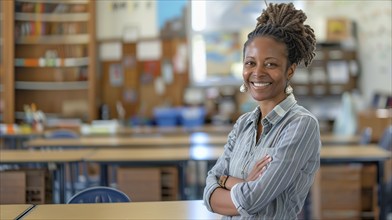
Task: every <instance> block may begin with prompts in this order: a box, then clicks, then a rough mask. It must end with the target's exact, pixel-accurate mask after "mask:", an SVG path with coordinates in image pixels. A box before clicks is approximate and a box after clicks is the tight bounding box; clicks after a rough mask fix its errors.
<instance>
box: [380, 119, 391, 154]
mask: <svg viewBox="0 0 392 220" xmlns="http://www.w3.org/2000/svg"><path fill="white" fill-rule="evenodd" d="M378 145H379V146H380V147H382V148H384V149H385V150H389V151H392V125H389V126H388V127H387V128H385V130H384V133H383V134H382V136H381V138H380V141H379V142H378Z"/></svg>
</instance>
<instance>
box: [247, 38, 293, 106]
mask: <svg viewBox="0 0 392 220" xmlns="http://www.w3.org/2000/svg"><path fill="white" fill-rule="evenodd" d="M287 64H288V60H287V52H286V45H285V44H284V43H281V42H278V41H276V40H275V39H273V38H271V37H268V36H263V37H256V38H254V39H253V41H252V42H250V43H249V44H248V46H247V47H246V48H245V55H244V65H243V73H242V75H243V78H244V82H245V85H246V86H247V87H248V91H249V92H250V94H251V95H252V97H253V98H254V99H255V100H256V101H259V102H260V101H272V102H273V103H274V104H275V105H276V104H278V103H279V102H281V101H282V100H283V99H284V98H286V94H285V92H284V90H285V88H286V82H287V81H288V80H289V79H290V78H291V77H292V75H293V73H294V70H295V65H291V66H290V67H289V68H287Z"/></svg>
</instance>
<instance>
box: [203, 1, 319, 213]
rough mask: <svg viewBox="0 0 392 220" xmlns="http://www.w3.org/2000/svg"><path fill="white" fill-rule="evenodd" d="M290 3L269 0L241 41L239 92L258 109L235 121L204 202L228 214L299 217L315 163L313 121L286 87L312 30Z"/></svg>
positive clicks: (310, 49) (310, 51)
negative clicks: (245, 95)
mask: <svg viewBox="0 0 392 220" xmlns="http://www.w3.org/2000/svg"><path fill="white" fill-rule="evenodd" d="M305 20H306V15H305V14H304V13H303V12H302V11H301V10H296V9H295V8H294V5H293V4H292V3H289V4H269V5H268V7H267V9H266V10H263V13H262V14H261V16H260V17H259V18H258V19H257V21H258V23H257V26H256V28H255V30H254V31H252V32H251V33H249V35H248V40H247V41H246V42H245V44H244V57H243V79H244V84H243V85H242V86H241V88H240V90H241V92H246V91H248V92H249V93H250V94H251V96H252V97H253V99H255V100H256V101H257V102H258V107H257V108H256V109H255V110H254V111H252V112H248V113H245V114H243V115H242V116H241V117H239V118H238V120H237V122H236V123H235V125H234V126H233V130H232V131H231V132H230V134H229V136H228V142H227V144H226V145H225V147H224V153H223V155H221V157H220V158H219V159H218V161H217V162H216V164H215V165H214V167H213V168H212V169H211V170H210V171H209V172H208V176H207V180H206V187H205V189H204V202H205V204H206V206H207V208H208V209H209V210H210V211H213V212H216V213H219V214H222V215H224V216H226V217H227V218H244V217H249V218H251V219H254V218H257V219H279V220H282V219H296V218H297V215H298V213H299V212H300V211H301V209H302V206H303V204H304V201H305V198H306V196H307V194H308V192H309V189H310V187H311V185H312V183H313V179H314V175H315V173H316V171H317V170H318V168H319V166H320V147H321V142H320V132H319V125H318V121H317V119H316V118H315V117H314V116H313V115H312V114H311V113H310V112H309V111H307V110H306V109H305V108H303V107H302V106H300V105H298V104H297V102H296V100H295V97H294V95H293V94H292V88H291V86H290V85H289V82H290V79H291V78H292V77H293V75H294V72H295V69H296V67H297V66H298V65H299V64H300V63H301V62H303V63H304V64H305V66H308V65H309V64H310V63H311V61H312V59H313V58H314V56H315V53H314V50H315V45H316V40H315V36H314V32H313V29H312V28H311V27H309V26H308V25H304V21H305Z"/></svg>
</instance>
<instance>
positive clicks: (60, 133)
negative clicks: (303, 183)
mask: <svg viewBox="0 0 392 220" xmlns="http://www.w3.org/2000/svg"><path fill="white" fill-rule="evenodd" d="M45 138H48V139H55V138H79V135H78V134H77V133H76V132H74V131H71V130H67V129H59V130H53V131H50V132H48V133H45Z"/></svg>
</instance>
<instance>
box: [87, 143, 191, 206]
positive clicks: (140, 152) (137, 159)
mask: <svg viewBox="0 0 392 220" xmlns="http://www.w3.org/2000/svg"><path fill="white" fill-rule="evenodd" d="M189 155H190V148H189V147H170V148H127V149H124V148H117V149H106V148H102V149H97V150H96V151H95V152H94V153H93V154H91V155H89V156H87V157H86V158H85V161H86V162H92V163H98V164H99V165H100V172H101V173H100V185H102V186H109V185H110V184H109V175H108V173H109V170H108V167H109V166H110V165H124V166H143V165H148V166H151V165H154V166H162V165H167V164H169V165H174V166H176V167H177V168H178V171H179V172H178V175H179V176H178V177H179V188H180V195H181V198H182V199H186V198H185V197H186V196H185V192H184V189H185V178H186V174H185V170H184V168H185V166H186V163H187V161H188V160H189Z"/></svg>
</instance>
